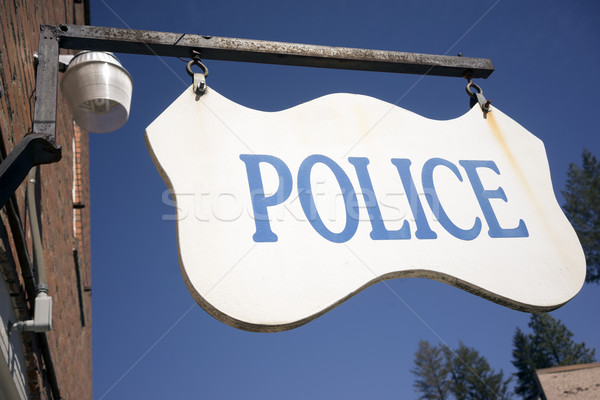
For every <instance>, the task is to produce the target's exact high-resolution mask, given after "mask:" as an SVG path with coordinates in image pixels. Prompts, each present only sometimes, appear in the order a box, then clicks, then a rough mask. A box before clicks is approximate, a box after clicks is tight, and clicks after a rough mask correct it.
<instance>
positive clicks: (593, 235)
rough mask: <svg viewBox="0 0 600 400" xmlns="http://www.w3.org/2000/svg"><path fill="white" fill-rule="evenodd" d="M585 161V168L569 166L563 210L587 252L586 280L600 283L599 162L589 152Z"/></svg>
mask: <svg viewBox="0 0 600 400" xmlns="http://www.w3.org/2000/svg"><path fill="white" fill-rule="evenodd" d="M582 158H583V165H582V167H579V166H578V165H576V164H574V163H571V165H570V166H569V171H568V173H567V184H566V186H565V189H566V190H564V191H563V192H562V194H563V196H564V198H565V201H566V203H565V204H564V205H563V209H564V211H565V214H566V215H567V218H569V220H570V221H571V224H572V225H573V228H575V231H576V232H577V236H578V237H579V241H580V242H581V245H582V247H583V251H584V253H585V258H586V262H587V276H586V281H587V282H596V283H600V162H599V161H598V160H597V159H596V157H595V156H594V155H592V153H591V152H590V151H588V150H584V151H583V154H582Z"/></svg>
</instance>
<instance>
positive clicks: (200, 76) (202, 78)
mask: <svg viewBox="0 0 600 400" xmlns="http://www.w3.org/2000/svg"><path fill="white" fill-rule="evenodd" d="M192 54H193V56H192V59H191V60H190V62H188V63H187V66H186V67H185V69H186V71H187V73H188V75H189V76H191V77H192V78H193V83H192V91H193V92H194V93H196V94H197V95H198V96H202V95H203V94H204V93H205V92H206V77H207V76H208V68H206V65H204V64H202V61H201V60H200V52H199V51H197V50H192ZM193 65H197V66H198V67H200V69H202V72H201V73H197V72H193V71H192V66H193Z"/></svg>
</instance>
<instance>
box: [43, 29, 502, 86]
mask: <svg viewBox="0 0 600 400" xmlns="http://www.w3.org/2000/svg"><path fill="white" fill-rule="evenodd" d="M53 28H55V29H56V27H53ZM57 35H58V36H59V38H60V46H61V47H63V48H69V49H79V50H103V51H113V52H118V53H134V54H154V55H159V56H170V57H191V54H192V50H200V52H201V53H202V59H203V60H208V59H212V60H227V61H245V62H253V63H264V64H284V65H296V66H304V67H320V68H336V69H354V70H365V71H380V72H399V73H405V74H427V75H439V76H454V77H460V78H462V77H463V76H464V75H465V73H468V72H469V73H471V76H472V77H473V78H487V77H488V76H490V74H491V73H492V72H493V71H494V66H493V65H492V62H491V60H489V59H483V58H470V57H453V56H440V55H430V54H419V53H404V52H397V51H383V50H369V49H355V48H347V47H328V46H315V45H308V44H297V43H282V42H269V41H262V40H248V39H234V38H225V37H214V36H204V35H192V34H181V33H168V32H155V31H141V30H132V29H117V28H105V27H98V26H80V25H60V26H59V27H58V29H57Z"/></svg>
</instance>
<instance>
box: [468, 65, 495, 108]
mask: <svg viewBox="0 0 600 400" xmlns="http://www.w3.org/2000/svg"><path fill="white" fill-rule="evenodd" d="M465 79H466V80H467V81H468V83H467V87H466V88H465V89H466V91H467V94H468V95H469V97H471V107H473V105H475V103H479V106H480V107H481V111H483V115H484V116H485V115H486V114H487V113H488V112H489V111H490V104H491V103H492V101H491V100H486V98H485V97H484V96H483V90H481V88H480V87H479V86H478V85H477V84H475V83H473V80H472V79H471V76H470V75H467V76H465ZM471 88H474V89H475V90H476V92H473V91H472V90H471Z"/></svg>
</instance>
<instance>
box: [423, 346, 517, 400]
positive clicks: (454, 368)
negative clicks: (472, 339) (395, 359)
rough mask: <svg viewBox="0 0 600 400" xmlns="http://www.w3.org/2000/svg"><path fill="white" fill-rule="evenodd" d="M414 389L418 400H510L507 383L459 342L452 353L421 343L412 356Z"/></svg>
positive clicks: (471, 350)
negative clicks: (414, 378)
mask: <svg viewBox="0 0 600 400" xmlns="http://www.w3.org/2000/svg"><path fill="white" fill-rule="evenodd" d="M411 372H412V373H413V374H415V375H416V378H417V379H416V380H415V383H414V387H415V389H416V391H417V392H418V393H419V399H421V400H451V399H454V400H488V399H499V400H506V399H509V396H510V393H509V390H508V384H509V382H510V378H509V379H506V380H505V379H504V374H503V372H502V371H500V372H498V373H496V372H495V371H494V370H492V369H491V368H490V365H489V363H488V362H487V360H486V359H485V357H483V356H481V355H480V354H479V352H478V351H477V350H475V349H473V348H470V347H467V346H465V345H464V344H463V343H462V342H461V343H460V344H459V346H458V348H457V349H456V350H455V351H452V350H450V349H449V348H442V347H438V346H432V345H431V344H430V343H429V342H427V341H423V340H422V341H421V342H420V343H419V348H418V350H417V352H416V353H415V368H414V369H412V370H411Z"/></svg>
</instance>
